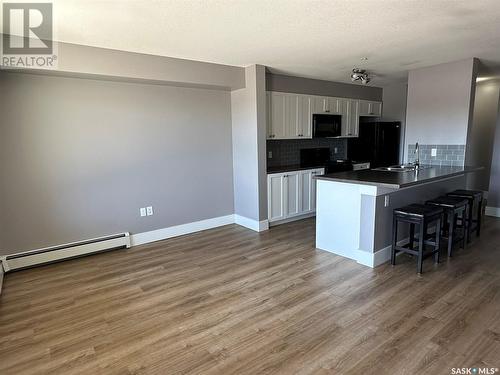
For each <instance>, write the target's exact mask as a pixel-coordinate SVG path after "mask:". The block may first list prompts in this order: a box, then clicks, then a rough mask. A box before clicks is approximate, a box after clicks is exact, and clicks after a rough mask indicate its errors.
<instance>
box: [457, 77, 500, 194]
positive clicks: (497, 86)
mask: <svg viewBox="0 0 500 375" xmlns="http://www.w3.org/2000/svg"><path fill="white" fill-rule="evenodd" d="M499 97H500V81H499V80H490V81H484V82H478V83H477V84H476V95H475V100H474V115H473V120H472V127H471V130H470V131H469V136H468V141H467V148H466V155H465V165H478V166H482V167H484V169H483V170H481V171H479V172H476V173H471V174H469V175H468V176H467V188H468V189H473V190H483V191H487V190H488V188H489V182H490V170H491V163H492V154H493V144H494V138H495V129H496V125H497V117H498V101H499Z"/></svg>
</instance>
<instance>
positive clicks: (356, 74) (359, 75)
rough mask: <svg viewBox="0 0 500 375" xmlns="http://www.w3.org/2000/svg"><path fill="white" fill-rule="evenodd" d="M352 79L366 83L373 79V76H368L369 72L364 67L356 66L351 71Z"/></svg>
mask: <svg viewBox="0 0 500 375" xmlns="http://www.w3.org/2000/svg"><path fill="white" fill-rule="evenodd" d="M351 81H353V82H356V81H361V83H362V84H363V85H366V84H367V83H368V82H370V81H371V78H370V77H369V76H368V73H367V72H366V70H364V69H358V68H354V69H353V70H352V73H351Z"/></svg>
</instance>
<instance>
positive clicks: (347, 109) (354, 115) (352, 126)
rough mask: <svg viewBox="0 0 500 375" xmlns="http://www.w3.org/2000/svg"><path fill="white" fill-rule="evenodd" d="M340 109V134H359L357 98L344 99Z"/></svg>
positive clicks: (350, 135)
mask: <svg viewBox="0 0 500 375" xmlns="http://www.w3.org/2000/svg"><path fill="white" fill-rule="evenodd" d="M343 104H344V105H343V111H342V136H343V137H357V136H358V135H359V100H356V99H345V100H344V103H343Z"/></svg>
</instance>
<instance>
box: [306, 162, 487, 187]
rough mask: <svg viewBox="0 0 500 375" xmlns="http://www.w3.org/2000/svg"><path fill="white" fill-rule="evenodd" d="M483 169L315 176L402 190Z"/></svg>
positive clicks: (441, 169) (434, 169)
mask: <svg viewBox="0 0 500 375" xmlns="http://www.w3.org/2000/svg"><path fill="white" fill-rule="evenodd" d="M481 169H483V167H437V166H432V167H430V168H429V167H426V168H423V169H420V170H419V171H418V173H416V172H414V171H410V172H388V171H376V170H373V169H365V170H361V171H350V172H338V173H332V174H326V175H322V176H316V177H315V178H317V179H318V180H327V181H337V182H346V183H352V184H360V185H372V186H381V187H386V188H391V189H402V188H405V187H409V186H413V185H419V184H423V183H427V182H431V181H433V180H442V179H445V178H448V177H453V176H459V175H462V174H465V173H471V172H476V171H478V170H481Z"/></svg>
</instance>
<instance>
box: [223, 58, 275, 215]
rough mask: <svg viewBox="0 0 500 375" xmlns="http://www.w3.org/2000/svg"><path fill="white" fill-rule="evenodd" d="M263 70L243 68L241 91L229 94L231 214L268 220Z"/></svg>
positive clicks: (254, 67) (258, 66)
mask: <svg viewBox="0 0 500 375" xmlns="http://www.w3.org/2000/svg"><path fill="white" fill-rule="evenodd" d="M265 79H266V76H265V67H264V66H262V65H252V66H249V67H247V68H245V82H246V87H245V88H244V89H240V90H235V91H232V92H231V109H232V129H233V134H232V137H233V174H234V213H235V214H237V215H240V216H243V217H245V218H248V219H251V220H256V221H260V220H265V219H267V185H266V179H267V175H266V150H265V147H266V92H265Z"/></svg>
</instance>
